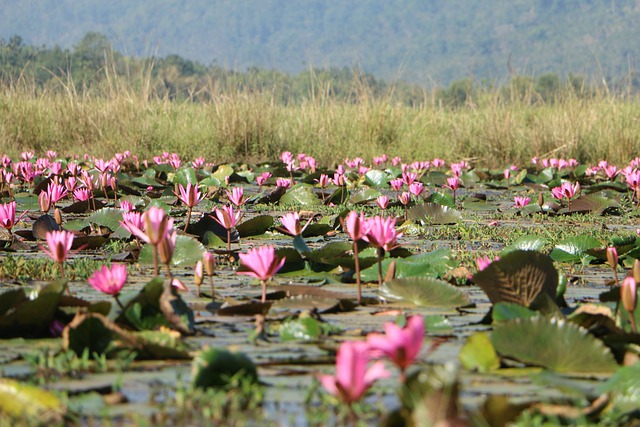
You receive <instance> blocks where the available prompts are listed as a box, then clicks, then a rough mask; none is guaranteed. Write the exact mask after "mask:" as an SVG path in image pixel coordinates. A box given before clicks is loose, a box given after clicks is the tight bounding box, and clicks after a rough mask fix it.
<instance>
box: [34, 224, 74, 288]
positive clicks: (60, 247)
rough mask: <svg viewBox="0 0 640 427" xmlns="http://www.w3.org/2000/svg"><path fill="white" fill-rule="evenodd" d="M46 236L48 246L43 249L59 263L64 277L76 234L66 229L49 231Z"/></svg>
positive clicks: (61, 274) (61, 275)
mask: <svg viewBox="0 0 640 427" xmlns="http://www.w3.org/2000/svg"><path fill="white" fill-rule="evenodd" d="M46 238H47V246H48V248H45V247H42V250H44V252H45V253H46V254H47V255H49V257H51V259H53V260H54V261H55V262H57V263H58V267H59V269H60V277H64V261H65V260H66V259H67V255H68V254H69V251H70V250H71V246H73V239H74V235H73V233H70V232H69V231H66V230H60V231H48V232H47V235H46ZM67 289H68V288H67Z"/></svg>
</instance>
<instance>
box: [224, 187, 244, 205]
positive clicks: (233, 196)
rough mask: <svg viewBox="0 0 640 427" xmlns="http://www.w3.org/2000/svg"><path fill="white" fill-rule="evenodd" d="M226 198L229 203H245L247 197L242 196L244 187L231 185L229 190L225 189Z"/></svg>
mask: <svg viewBox="0 0 640 427" xmlns="http://www.w3.org/2000/svg"><path fill="white" fill-rule="evenodd" d="M226 193H227V198H228V199H229V201H230V202H231V203H233V204H234V205H236V206H237V207H240V206H242V205H244V204H245V202H246V201H247V198H246V197H245V196H244V188H242V187H233V188H232V189H231V191H229V190H227V191H226Z"/></svg>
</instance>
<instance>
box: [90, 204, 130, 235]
mask: <svg viewBox="0 0 640 427" xmlns="http://www.w3.org/2000/svg"><path fill="white" fill-rule="evenodd" d="M120 221H122V211H121V210H120V209H114V208H102V209H100V210H97V211H95V212H93V213H92V214H91V215H89V216H88V217H87V218H86V219H85V220H84V223H85V225H86V226H88V225H90V224H96V225H99V226H101V227H107V228H108V229H109V230H111V231H115V230H117V229H118V228H119V227H120Z"/></svg>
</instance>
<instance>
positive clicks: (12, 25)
mask: <svg viewBox="0 0 640 427" xmlns="http://www.w3.org/2000/svg"><path fill="white" fill-rule="evenodd" d="M638 22H640V1H638V0H508V1H507V0H420V1H415V0H357V1H356V0H353V1H326V0H253V1H248V0H208V1H199V2H196V1H189V0H136V1H130V0H113V1H103V0H56V1H50V0H0V38H3V39H5V40H7V39H8V38H10V37H11V36H12V35H19V36H21V37H22V39H23V40H24V41H25V42H26V43H29V44H35V45H42V44H44V45H47V46H54V45H59V46H61V47H62V48H71V47H73V46H75V45H76V44H77V43H78V42H79V41H80V40H81V39H82V37H83V36H84V35H85V34H86V33H87V32H90V31H92V32H99V33H103V34H105V35H106V36H107V37H108V38H109V39H110V40H111V41H112V42H113V46H114V48H116V49H118V50H119V51H121V52H124V53H127V54H133V55H140V56H148V55H152V54H158V55H159V56H166V55H168V54H178V55H180V56H182V57H184V58H187V59H191V60H195V61H198V62H200V63H203V64H205V65H212V64H217V65H220V66H223V67H230V68H237V69H240V70H242V69H245V68H247V67H252V66H257V67H262V68H274V69H277V70H282V71H287V72H294V73H295V72H299V71H301V70H304V69H309V68H310V67H342V66H347V67H354V66H357V67H360V68H361V69H362V70H364V71H365V72H368V73H372V74H373V75H375V76H377V77H380V78H384V79H387V80H391V79H395V78H400V79H403V80H407V81H412V82H416V83H420V84H423V83H426V84H429V83H436V84H445V85H446V84H448V83H450V82H451V81H452V80H456V79H460V78H464V77H469V76H471V77H473V78H476V79H491V80H500V79H505V78H506V76H508V75H509V73H510V72H511V73H514V74H529V75H531V74H542V73H546V72H555V73H558V74H560V75H563V74H569V73H578V74H586V75H592V76H596V77H600V76H608V77H612V76H621V75H626V74H627V73H628V72H629V70H637V69H640V61H639V59H640V44H639V43H638V40H640V25H638Z"/></svg>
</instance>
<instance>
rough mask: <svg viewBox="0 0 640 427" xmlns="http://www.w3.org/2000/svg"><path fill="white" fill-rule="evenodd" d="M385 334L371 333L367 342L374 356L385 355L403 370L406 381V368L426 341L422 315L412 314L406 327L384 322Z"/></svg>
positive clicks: (402, 373) (402, 375)
mask: <svg viewBox="0 0 640 427" xmlns="http://www.w3.org/2000/svg"><path fill="white" fill-rule="evenodd" d="M384 331H385V334H384V335H383V334H369V335H368V336H367V344H369V349H370V351H371V355H372V356H373V357H380V356H384V357H386V358H388V359H389V360H390V361H392V362H393V363H394V364H395V365H396V366H397V367H398V368H399V369H400V371H401V377H402V381H403V382H404V378H405V371H406V369H407V368H408V367H409V366H411V365H412V364H413V362H414V361H415V359H416V357H418V353H420V348H422V343H423V341H424V320H423V319H422V316H411V317H410V318H409V320H407V324H406V326H405V327H404V328H401V327H399V326H398V325H396V324H395V323H393V322H387V323H385V324H384Z"/></svg>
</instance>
